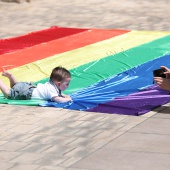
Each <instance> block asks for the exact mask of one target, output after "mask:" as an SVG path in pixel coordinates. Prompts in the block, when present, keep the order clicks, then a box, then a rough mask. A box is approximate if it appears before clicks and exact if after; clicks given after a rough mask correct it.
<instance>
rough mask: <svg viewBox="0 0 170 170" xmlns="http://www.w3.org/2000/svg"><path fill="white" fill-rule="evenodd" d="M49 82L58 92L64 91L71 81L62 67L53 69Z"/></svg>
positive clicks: (68, 73)
mask: <svg viewBox="0 0 170 170" xmlns="http://www.w3.org/2000/svg"><path fill="white" fill-rule="evenodd" d="M50 80H51V81H52V82H53V83H54V84H55V85H56V86H57V87H58V89H59V90H61V91H63V90H65V89H66V88H67V87H68V86H69V84H70V81H71V74H70V72H69V71H68V70H67V69H65V68H63V67H60V66H59V67H55V68H54V69H53V70H52V72H51V75H50Z"/></svg>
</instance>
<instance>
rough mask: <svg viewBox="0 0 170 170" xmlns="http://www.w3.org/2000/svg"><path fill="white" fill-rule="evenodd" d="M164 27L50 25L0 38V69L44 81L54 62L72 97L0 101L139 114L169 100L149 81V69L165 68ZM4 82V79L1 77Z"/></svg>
mask: <svg viewBox="0 0 170 170" xmlns="http://www.w3.org/2000/svg"><path fill="white" fill-rule="evenodd" d="M169 60H170V32H162V31H135V30H116V29H82V28H62V27H56V26H54V27H51V28H48V29H45V30H40V31H36V32H32V33H29V34H26V35H23V36H19V37H14V38H9V39H2V40H0V71H1V72H2V71H3V70H4V69H8V70H10V72H12V73H13V74H14V75H15V76H16V77H17V79H18V80H20V81H29V82H30V81H31V82H35V83H45V82H46V81H48V80H49V75H50V73H51V70H52V69H53V68H54V67H56V66H63V67H65V68H67V69H68V70H69V71H70V72H71V74H72V81H71V84H70V86H69V88H68V89H67V90H66V91H65V92H64V93H65V94H69V95H70V96H71V97H72V99H73V102H67V103H62V104H59V103H55V102H50V101H42V100H9V99H5V98H4V97H3V95H2V94H1V96H0V103H3V104H4V103H5V104H13V105H29V106H35V105H39V106H44V107H48V106H49V107H59V108H66V109H72V110H83V111H90V112H101V113H110V114H125V115H142V114H144V113H147V112H149V111H150V110H152V109H154V108H156V107H159V106H161V105H163V104H165V103H168V102H170V95H169V91H166V90H161V89H159V88H158V87H157V86H156V85H155V84H153V70H155V69H158V68H159V67H160V66H161V65H166V66H167V67H170V62H169ZM0 79H2V80H3V81H4V82H5V83H6V84H8V85H9V82H8V80H7V79H6V78H5V77H3V76H1V77H0Z"/></svg>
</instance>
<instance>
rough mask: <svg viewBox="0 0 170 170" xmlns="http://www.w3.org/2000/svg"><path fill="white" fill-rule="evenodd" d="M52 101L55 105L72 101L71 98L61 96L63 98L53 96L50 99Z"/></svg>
mask: <svg viewBox="0 0 170 170" xmlns="http://www.w3.org/2000/svg"><path fill="white" fill-rule="evenodd" d="M52 101H54V102H57V103H65V102H69V101H72V98H71V97H70V96H67V95H63V97H59V96H55V97H53V98H52Z"/></svg>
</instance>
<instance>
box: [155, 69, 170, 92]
mask: <svg viewBox="0 0 170 170" xmlns="http://www.w3.org/2000/svg"><path fill="white" fill-rule="evenodd" d="M161 68H163V69H165V72H164V74H165V75H166V78H162V77H154V81H155V83H156V84H157V85H158V86H159V87H160V88H162V89H164V90H170V69H169V68H167V67H165V66H161Z"/></svg>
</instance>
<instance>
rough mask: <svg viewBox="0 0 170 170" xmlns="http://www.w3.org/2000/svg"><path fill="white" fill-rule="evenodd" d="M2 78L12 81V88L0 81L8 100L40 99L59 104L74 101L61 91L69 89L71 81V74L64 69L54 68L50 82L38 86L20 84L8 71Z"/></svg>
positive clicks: (26, 83) (0, 87)
mask: <svg viewBox="0 0 170 170" xmlns="http://www.w3.org/2000/svg"><path fill="white" fill-rule="evenodd" d="M2 76H5V77H7V78H8V79H9V81H10V87H11V88H9V87H8V86H7V85H6V84H4V82H3V81H2V80H0V89H1V91H2V93H3V94H4V96H5V97H6V98H8V99H13V100H29V99H31V98H38V99H43V100H51V101H54V102H58V103H64V102H68V101H71V100H72V99H71V97H70V96H68V95H64V94H62V93H61V91H64V90H65V89H66V88H68V86H69V83H70V81H71V74H70V72H69V71H68V70H67V69H65V68H63V67H56V68H54V69H53V70H52V72H51V75H50V80H49V82H46V83H45V84H42V83H38V84H37V86H34V85H33V84H32V83H28V82H18V80H17V79H16V78H15V77H14V75H12V74H11V73H10V72H8V71H4V72H3V73H2Z"/></svg>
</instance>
